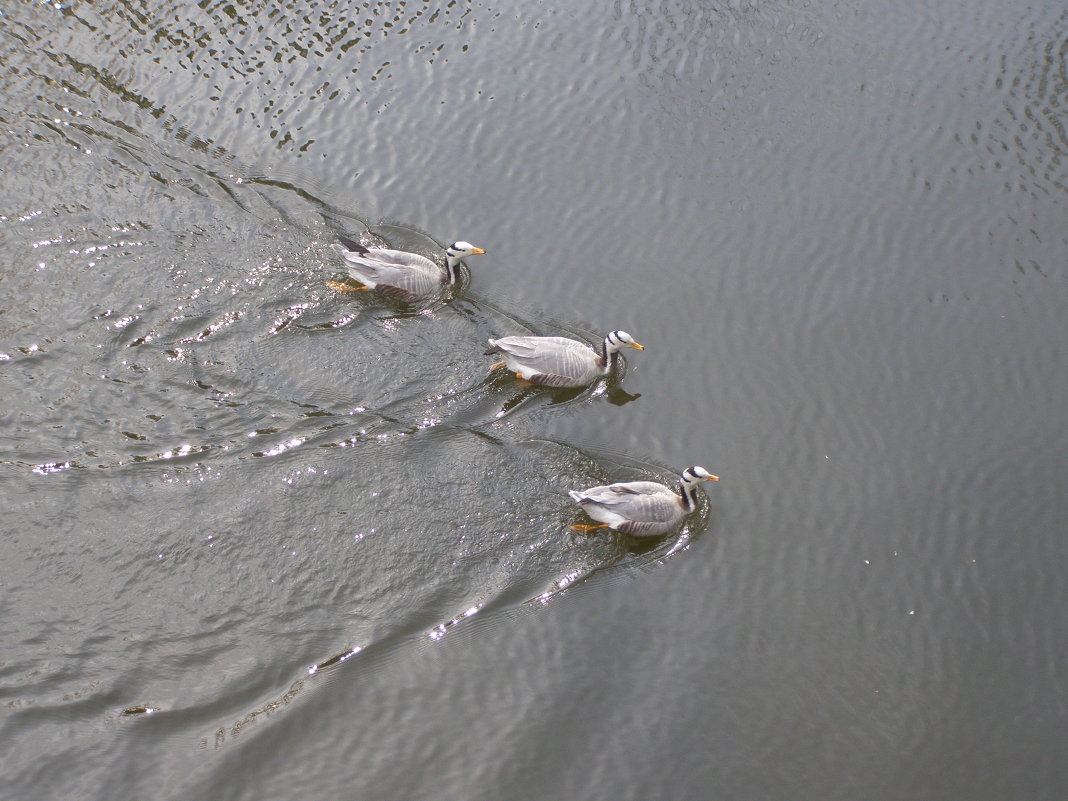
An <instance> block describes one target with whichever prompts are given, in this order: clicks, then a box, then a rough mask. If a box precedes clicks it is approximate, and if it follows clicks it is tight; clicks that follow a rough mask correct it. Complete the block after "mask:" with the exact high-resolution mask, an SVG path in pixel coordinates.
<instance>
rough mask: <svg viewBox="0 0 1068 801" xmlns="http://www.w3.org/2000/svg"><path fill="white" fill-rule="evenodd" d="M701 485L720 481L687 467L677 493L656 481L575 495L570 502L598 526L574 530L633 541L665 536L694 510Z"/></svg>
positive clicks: (624, 483) (621, 484)
mask: <svg viewBox="0 0 1068 801" xmlns="http://www.w3.org/2000/svg"><path fill="white" fill-rule="evenodd" d="M702 481H719V477H718V476H714V475H712V474H711V473H709V472H708V471H707V470H705V469H704V468H703V467H697V466H696V465H695V466H694V467H688V468H687V469H686V470H684V471H683V473H682V476H680V484H681V486H680V487H679V491H678V492H676V491H675V490H673V489H671V488H670V487H666V486H664V485H663V484H660V483H658V482H656V481H624V482H620V483H618V484H608V485H607V486H603V487H590V488H589V489H586V490H582V491H580V492H576V491H574V490H571V491H570V492H569V494H570V495H571V499H572V500H573V501H574V502H575V503H577V504H578V505H579V506H581V507H582V509H583V511H584V512H586V514H588V515H589V516H590V517H592V518H593V519H594V520H596V521H598V523H600V525H597V526H573V528H576V529H579V530H580V531H588V530H591V529H597V528H604V527H608V528H612V529H615V530H616V531H622V532H623V533H624V534H631V535H633V536H635V537H656V536H659V535H661V534H667V533H668V532H669V531H671V530H672V529H674V528H675V527H677V526H678V525H679V524H680V523H681V522H682V521H683V520H685V519H686V517H687V515H689V514H690V513H691V512H693V510H694V509H695V508H696V504H697V501H696V499H695V497H694V493H696V491H697V485H698V484H699V483H700V482H702Z"/></svg>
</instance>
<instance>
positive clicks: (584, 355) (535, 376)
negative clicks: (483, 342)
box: [486, 331, 645, 387]
mask: <svg viewBox="0 0 1068 801" xmlns="http://www.w3.org/2000/svg"><path fill="white" fill-rule="evenodd" d="M489 343H490V349H489V350H487V351H486V353H487V355H488V354H490V353H501V354H504V361H503V362H498V363H497V364H495V365H493V367H492V368H490V369H491V370H492V369H496V368H498V367H503V366H505V365H507V366H508V369H509V370H511V371H512V372H513V373H515V374H516V378H521V379H524V380H526V381H529V382H530V383H532V384H537V385H538V386H542V387H583V386H585V385H586V384H589V383H592V382H593V381H596V380H597V379H598V378H600V377H601V376H605V375H608V373H609V372H610V371H611V370H612V368H613V367H614V366H615V363H616V360H617V359H618V354H619V351H620V349H621V348H634V349H635V350H645V348H643V347H642V346H641V345H639V344H638V343H637V342H635V341H634V337H632V336H631V335H630V334H628V333H627V332H626V331H613V332H612V333H610V334H609V335H608V336H606V337H605V338H604V345H603V347H602V349H601V352H600V353H597V351H595V350H594V349H593V348H591V347H590V346H589V345H587V344H586V343H585V342H579V341H577V340H574V339H568V338H567V337H503V338H501V339H491V340H490V341H489Z"/></svg>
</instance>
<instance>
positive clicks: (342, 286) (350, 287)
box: [326, 281, 367, 292]
mask: <svg viewBox="0 0 1068 801" xmlns="http://www.w3.org/2000/svg"><path fill="white" fill-rule="evenodd" d="M326 285H327V286H328V287H330V289H333V290H336V291H337V292H366V291H367V287H365V286H358V285H357V284H348V283H345V282H344V281H327V282H326Z"/></svg>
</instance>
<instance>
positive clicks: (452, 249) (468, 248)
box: [445, 240, 486, 267]
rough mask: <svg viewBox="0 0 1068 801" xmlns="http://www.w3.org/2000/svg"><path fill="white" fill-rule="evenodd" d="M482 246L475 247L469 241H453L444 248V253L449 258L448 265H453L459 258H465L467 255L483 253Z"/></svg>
mask: <svg viewBox="0 0 1068 801" xmlns="http://www.w3.org/2000/svg"><path fill="white" fill-rule="evenodd" d="M485 252H486V251H484V250H483V249H482V248H476V247H475V246H474V245H472V244H471V243H470V242H464V241H462V240H461V241H459V242H453V243H452V244H451V245H449V246H448V247H447V248H445V255H446V256H448V258H449V266H450V267H455V266H456V264H457V263H458V262H459V261H460V259H466V258H467V257H468V256H478V255H481V254H482V253H485Z"/></svg>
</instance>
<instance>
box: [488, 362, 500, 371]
mask: <svg viewBox="0 0 1068 801" xmlns="http://www.w3.org/2000/svg"><path fill="white" fill-rule="evenodd" d="M502 367H504V362H494V363H493V364H491V365H490V369H489V371H490V372H491V373H492V372H493V371H494V370H500V369H501V368H502Z"/></svg>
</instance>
